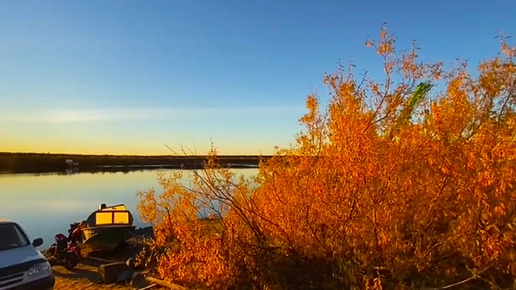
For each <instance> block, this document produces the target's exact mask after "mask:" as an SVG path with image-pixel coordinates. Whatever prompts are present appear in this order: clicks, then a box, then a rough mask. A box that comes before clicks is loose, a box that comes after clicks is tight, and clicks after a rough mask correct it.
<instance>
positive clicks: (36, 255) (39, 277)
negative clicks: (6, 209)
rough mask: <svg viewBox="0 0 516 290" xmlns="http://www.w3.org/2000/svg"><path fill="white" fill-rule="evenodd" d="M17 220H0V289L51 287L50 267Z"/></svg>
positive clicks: (42, 289)
mask: <svg viewBox="0 0 516 290" xmlns="http://www.w3.org/2000/svg"><path fill="white" fill-rule="evenodd" d="M42 244H43V239H41V238H37V239H35V240H34V241H33V242H32V243H31V242H30V241H29V238H28V237H27V234H26V233H25V231H24V230H23V228H22V227H21V226H20V225H19V224H17V223H16V222H13V221H9V220H4V219H0V290H29V289H30V290H32V289H38V290H39V289H41V290H48V289H54V284H55V277H54V273H53V271H52V267H51V266H50V264H49V263H48V261H47V260H46V259H45V257H44V256H43V255H42V254H41V252H40V251H38V250H37V249H36V248H37V247H39V246H41V245H42Z"/></svg>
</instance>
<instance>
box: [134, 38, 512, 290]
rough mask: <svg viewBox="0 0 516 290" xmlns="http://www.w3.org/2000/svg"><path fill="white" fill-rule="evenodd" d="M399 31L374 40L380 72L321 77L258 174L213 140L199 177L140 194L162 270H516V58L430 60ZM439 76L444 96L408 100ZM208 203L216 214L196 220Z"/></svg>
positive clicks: (357, 273) (432, 280) (197, 273)
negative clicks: (283, 145) (401, 49)
mask: <svg viewBox="0 0 516 290" xmlns="http://www.w3.org/2000/svg"><path fill="white" fill-rule="evenodd" d="M394 44H395V41H394V37H393V36H391V35H389V33H388V32H387V31H386V30H385V29H383V30H382V31H381V33H380V41H379V42H378V43H375V42H373V41H367V42H366V45H367V46H371V47H374V48H376V50H377V52H378V53H379V54H381V56H382V59H383V60H384V65H383V67H382V69H384V71H385V72H386V76H385V80H382V82H381V83H380V82H376V81H374V80H372V79H369V78H365V79H363V80H362V79H358V80H357V79H356V78H355V77H354V75H353V74H352V73H351V72H348V73H345V72H343V71H342V70H339V71H338V72H337V73H336V74H333V75H329V76H326V77H325V78H324V83H325V84H326V85H327V86H328V89H329V90H330V93H331V96H332V98H331V99H330V102H329V105H328V106H327V107H326V108H322V107H321V102H320V100H319V99H318V97H317V96H315V95H310V96H308V98H307V100H306V107H307V110H308V112H307V113H306V114H305V115H304V116H303V117H302V118H301V119H300V121H301V123H302V124H303V125H304V126H305V128H306V130H305V131H304V132H303V133H301V134H299V135H298V137H297V141H298V142H297V144H296V146H294V147H292V148H287V149H283V150H278V153H277V156H275V157H274V158H272V159H271V160H268V161H267V162H264V163H262V164H261V166H260V169H259V172H258V175H257V177H256V178H254V179H253V180H252V182H251V181H245V180H242V179H238V178H237V176H236V175H235V174H234V173H232V172H231V171H230V170H227V169H224V168H222V167H220V166H219V165H218V163H217V162H216V152H215V151H214V150H213V151H212V152H211V153H212V154H211V155H210V156H211V157H210V159H209V160H208V162H207V170H205V171H203V174H199V173H198V174H193V175H192V176H191V177H190V180H191V181H192V185H191V187H189V188H185V187H184V186H183V183H182V180H181V176H179V175H178V176H174V177H173V178H170V179H166V178H163V179H162V180H161V183H162V185H163V187H164V189H165V190H164V191H163V193H162V194H160V195H158V194H156V193H155V192H153V191H148V192H146V193H142V194H141V195H140V198H141V204H140V207H139V209H140V211H141V212H142V216H143V217H144V218H145V220H147V221H152V222H155V223H156V224H157V226H156V230H155V231H156V235H157V238H156V243H157V244H159V245H160V246H162V247H166V248H168V250H167V251H168V252H167V254H166V255H164V256H163V257H162V260H161V264H160V271H161V274H162V275H163V276H165V277H177V278H178V279H180V280H183V281H187V282H188V283H189V284H191V285H200V286H204V287H207V288H212V289H219V288H220V289H224V288H229V287H234V288H239V286H242V285H248V284H250V283H252V285H253V287H255V288H261V289H264V288H267V287H273V286H276V287H280V288H281V287H283V288H293V289H304V288H307V287H308V286H307V285H312V286H313V287H314V288H318V289H324V286H323V285H327V284H331V283H329V282H328V281H332V283H333V282H334V281H335V285H333V284H332V287H334V288H339V289H348V288H355V289H366V288H367V287H369V288H371V289H391V288H394V285H398V286H399V285H404V283H405V282H404V281H407V280H408V281H411V282H412V283H414V285H415V286H414V287H420V286H421V287H423V285H425V284H426V285H430V284H432V285H433V286H435V287H441V286H445V285H448V284H453V283H455V282H457V281H459V280H464V279H468V278H469V277H470V276H471V275H472V274H471V272H470V269H471V268H477V269H480V268H484V267H486V266H489V265H492V268H490V271H489V275H490V276H487V275H486V276H482V277H483V278H485V279H491V278H492V280H493V281H500V279H502V278H503V279H505V278H506V277H505V276H503V275H504V273H503V271H504V269H508V270H507V271H509V272H511V273H515V272H516V270H514V269H516V267H515V266H514V264H513V263H514V259H512V260H511V259H508V258H502V257H506V256H511V253H510V251H514V249H513V247H514V243H515V242H516V240H515V239H516V236H515V235H514V224H515V223H516V198H515V196H516V195H515V192H514V190H515V188H516V162H515V160H516V144H515V143H514V142H515V141H516V139H515V137H514V131H515V130H516V112H515V108H514V105H515V104H514V102H516V101H514V91H515V90H516V88H515V86H516V80H515V78H516V77H515V75H514V72H515V67H514V64H513V63H512V62H511V61H510V60H504V59H501V58H497V59H494V60H488V61H486V62H484V63H483V64H482V65H480V66H479V68H478V70H479V73H480V74H479V77H478V78H473V77H472V75H474V74H469V73H468V71H467V66H465V65H463V64H461V65H460V66H459V67H458V68H456V69H454V70H451V71H449V72H446V71H444V70H443V65H442V62H437V63H421V62H420V61H418V60H417V57H418V55H417V53H416V49H417V48H416V47H415V45H414V47H413V48H412V50H411V51H410V52H408V53H402V54H401V56H396V53H395V52H396V50H395V47H394ZM502 48H503V49H505V50H507V49H508V48H507V47H505V48H504V47H502ZM441 79H442V80H443V81H442V83H438V84H442V85H444V86H445V87H444V89H443V90H442V92H441V93H439V95H438V97H437V95H434V94H433V93H434V91H432V92H431V93H430V94H432V95H428V96H425V97H424V98H422V100H421V103H420V104H421V105H420V106H417V105H414V106H413V110H412V111H411V112H410V113H411V114H409V115H408V116H406V115H405V114H404V113H403V109H404V108H406V107H407V106H408V105H407V104H410V100H413V99H414V98H413V95H414V90H415V85H416V84H418V83H421V82H429V83H432V84H434V83H437V81H438V80H441ZM363 84H366V85H363ZM511 92H512V94H511ZM511 100H512V103H511ZM418 104H419V103H418ZM409 107H410V106H409ZM401 117H404V118H405V119H408V120H406V122H397V121H398V120H399V119H400V118H401ZM405 119H404V120H405ZM393 129H396V130H393ZM393 131H396V132H395V134H392V135H393V136H390V133H391V132H393ZM212 201H217V202H219V203H222V204H224V205H225V208H224V210H222V207H221V206H218V205H216V204H214V203H212ZM205 206H208V207H210V209H211V210H212V211H213V212H217V213H220V216H222V219H221V220H220V223H219V224H217V225H214V224H206V223H205V222H201V221H199V220H197V219H196V217H197V216H198V213H199V211H200V209H201V208H202V207H205ZM379 269H382V270H379ZM500 269H502V270H500ZM382 271H386V272H385V273H387V274H385V273H384V272H382ZM380 272H382V275H380V274H379V273H380ZM289 277H296V278H295V279H289ZM387 277H388V278H387ZM503 279H502V280H503ZM293 280H296V281H298V282H296V283H298V284H294V282H292V281H293ZM320 281H325V283H327V284H324V283H323V282H320ZM319 282H320V283H319ZM510 282H511V283H512V281H510ZM318 283H319V284H318ZM475 283H476V282H475ZM278 285H279V286H278ZM478 285H480V286H479V287H482V286H485V285H487V284H478ZM478 285H477V284H475V285H474V286H478Z"/></svg>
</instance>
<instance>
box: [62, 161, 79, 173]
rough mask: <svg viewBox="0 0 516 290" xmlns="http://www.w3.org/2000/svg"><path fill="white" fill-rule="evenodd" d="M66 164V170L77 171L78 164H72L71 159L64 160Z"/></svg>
mask: <svg viewBox="0 0 516 290" xmlns="http://www.w3.org/2000/svg"><path fill="white" fill-rule="evenodd" d="M65 163H66V166H67V168H66V170H72V171H77V170H79V163H78V162H74V161H73V160H72V159H66V161H65Z"/></svg>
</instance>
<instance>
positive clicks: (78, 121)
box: [0, 0, 516, 154]
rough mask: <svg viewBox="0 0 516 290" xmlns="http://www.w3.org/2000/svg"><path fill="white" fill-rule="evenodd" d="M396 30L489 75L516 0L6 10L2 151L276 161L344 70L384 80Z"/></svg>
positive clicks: (405, 40) (329, 0) (1, 28)
mask: <svg viewBox="0 0 516 290" xmlns="http://www.w3.org/2000/svg"><path fill="white" fill-rule="evenodd" d="M383 22H388V23H389V25H388V27H389V29H390V30H391V32H393V33H395V34H396V36H397V37H398V38H399V42H398V43H399V45H400V46H403V47H406V48H408V47H409V45H410V43H411V41H412V40H413V39H417V40H418V42H419V44H420V46H421V47H422V51H421V56H422V57H423V58H424V59H432V60H443V61H446V62H453V61H454V59H455V58H456V57H458V56H460V57H461V58H464V59H467V60H469V61H470V62H471V64H473V65H476V64H477V63H478V62H479V61H480V60H481V59H483V58H486V57H491V56H495V55H496V54H497V53H498V52H499V42H498V41H497V40H496V39H494V36H496V35H497V34H499V32H500V30H503V31H504V32H505V33H506V34H509V35H511V34H513V35H515V37H516V1H514V0H483V1H480V0H469V1H466V0H464V1H444V0H435V1H408V0H393V1H381V0H374V1H373V0H363V1H345V0H341V1H338V0H320V1H315V0H304V1H301V0H297V1H294V0H275V1H272V0H255V1H252V0H248V1H242V0H239V1H237V0H219V1H215V0H199V1H188V0H183V1H181V0H175V1H174V0H166V1H160V0H152V1H133V0H126V1H122V0H117V1H115V0H111V1H109V0H88V1H70V0H63V1H41V0H33V1H26V0H11V1H1V2H0V151H18V152H19V151H22V152H23V151H25V152H26V151H30V152H63V153H66V152H69V153H100V154H168V153H170V152H169V150H168V149H167V148H166V147H165V146H164V145H163V144H164V143H165V144H168V145H170V146H171V147H173V148H177V147H178V146H177V145H178V144H180V143H183V144H184V145H186V146H188V147H189V148H194V146H195V148H196V149H197V152H198V153H205V151H206V150H207V148H208V147H209V144H210V140H213V141H214V142H215V145H216V146H217V147H218V148H219V150H220V152H221V153H223V154H259V153H262V154H269V153H272V151H273V148H274V146H275V145H278V146H286V145H288V144H289V143H290V142H291V141H293V138H294V136H295V134H296V133H297V132H299V130H300V129H301V127H300V126H299V124H298V119H299V118H300V117H301V116H302V114H303V113H304V111H305V109H304V104H305V99H306V96H307V95H308V94H309V93H310V92H311V91H312V90H313V89H315V90H316V91H318V92H320V94H321V97H322V98H325V97H326V93H325V90H324V87H323V86H322V83H321V80H322V77H323V75H324V73H325V72H333V71H335V68H336V67H337V64H338V62H339V60H341V61H342V62H343V63H348V62H349V61H350V60H353V61H354V63H355V64H356V65H357V67H358V68H357V69H358V70H359V71H358V72H360V71H363V70H369V71H372V72H373V75H374V73H375V71H376V72H378V71H379V70H378V69H379V67H378V64H379V63H378V61H379V59H378V57H376V55H375V53H374V51H372V50H370V49H366V48H365V47H364V40H365V38H366V37H367V36H368V35H370V36H376V35H378V33H379V29H380V27H381V25H382V23H383Z"/></svg>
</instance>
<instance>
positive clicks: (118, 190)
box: [0, 169, 257, 249]
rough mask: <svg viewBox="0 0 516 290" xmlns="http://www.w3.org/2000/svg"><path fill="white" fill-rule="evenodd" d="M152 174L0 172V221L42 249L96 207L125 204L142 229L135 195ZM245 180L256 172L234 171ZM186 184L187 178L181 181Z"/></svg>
mask: <svg viewBox="0 0 516 290" xmlns="http://www.w3.org/2000/svg"><path fill="white" fill-rule="evenodd" d="M158 172H165V173H171V172H173V170H161V171H153V170H149V171H135V172H129V173H93V174H91V173H78V174H72V175H57V174H47V175H30V174H5V175H2V174H0V218H8V219H11V220H15V221H17V222H19V223H20V224H21V225H22V226H23V227H24V228H25V230H26V231H27V234H28V235H29V237H30V239H31V240H32V239H34V238H37V237H41V238H43V240H44V241H45V243H44V244H43V246H42V247H41V248H42V249H43V248H46V247H48V246H49V245H50V244H51V243H52V241H53V237H54V235H55V234H56V233H58V232H62V233H64V234H67V230H68V227H69V225H70V223H72V222H75V221H81V220H84V219H86V218H87V217H88V215H89V214H90V213H91V212H92V211H94V210H96V209H97V208H98V206H99V204H101V203H105V204H107V205H110V204H119V203H123V204H125V205H126V206H127V207H128V208H129V210H131V212H132V213H133V215H134V218H135V225H136V226H145V224H143V223H142V222H141V220H140V216H139V213H138V211H137V209H136V205H137V203H138V197H137V196H136V194H137V192H138V191H142V190H146V189H149V188H155V189H156V191H157V192H161V187H160V186H159V184H158V182H157V174H158ZM235 172H237V173H239V174H243V175H246V176H250V175H254V174H256V172H257V169H235ZM184 181H185V182H188V180H184Z"/></svg>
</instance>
